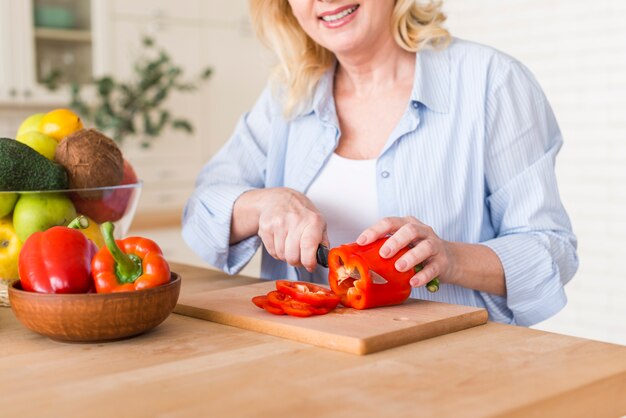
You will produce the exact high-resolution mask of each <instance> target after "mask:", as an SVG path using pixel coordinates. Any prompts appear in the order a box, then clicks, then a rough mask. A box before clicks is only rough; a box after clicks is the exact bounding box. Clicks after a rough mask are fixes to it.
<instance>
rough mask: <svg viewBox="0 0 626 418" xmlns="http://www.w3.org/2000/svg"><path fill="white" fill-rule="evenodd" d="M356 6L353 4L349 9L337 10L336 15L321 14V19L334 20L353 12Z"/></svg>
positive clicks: (325, 20)
mask: <svg viewBox="0 0 626 418" xmlns="http://www.w3.org/2000/svg"><path fill="white" fill-rule="evenodd" d="M357 8H358V6H354V7H352V8H350V9H346V10H344V11H343V12H339V13H337V14H336V15H328V16H322V20H323V21H324V22H334V21H335V20H339V19H341V18H342V17H346V16H348V15H349V14H351V13H354V11H355V10H356V9H357Z"/></svg>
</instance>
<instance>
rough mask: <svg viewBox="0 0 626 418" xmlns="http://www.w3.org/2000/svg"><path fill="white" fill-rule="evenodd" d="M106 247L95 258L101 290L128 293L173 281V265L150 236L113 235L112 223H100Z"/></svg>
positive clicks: (95, 267)
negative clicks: (171, 277) (171, 266)
mask: <svg viewBox="0 0 626 418" xmlns="http://www.w3.org/2000/svg"><path fill="white" fill-rule="evenodd" d="M100 229H101V231H102V235H103V237H104V242H105V246H103V247H102V248H101V249H100V251H98V253H97V254H96V256H95V257H94V258H93V261H92V274H93V277H94V281H95V284H96V291H97V292H98V293H111V292H128V291H133V290H141V289H148V288H151V287H157V286H160V285H162V284H165V283H168V282H169V281H170V267H169V264H168V263H167V261H166V260H165V258H164V257H163V252H162V251H161V248H160V247H159V246H158V245H157V243H156V242H154V241H152V240H151V239H148V238H142V237H128V238H125V239H122V240H117V241H116V240H115V239H114V238H113V229H114V226H113V224H112V223H111V222H104V223H103V224H102V225H100Z"/></svg>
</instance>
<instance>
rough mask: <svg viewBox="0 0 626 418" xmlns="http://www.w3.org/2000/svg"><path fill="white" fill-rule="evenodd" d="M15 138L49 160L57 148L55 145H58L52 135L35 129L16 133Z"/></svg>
mask: <svg viewBox="0 0 626 418" xmlns="http://www.w3.org/2000/svg"><path fill="white" fill-rule="evenodd" d="M15 140H16V141H19V142H21V143H23V144H26V145H28V146H29V147H31V148H32V149H34V150H35V151H37V152H38V153H40V154H41V155H43V156H44V157H46V158H47V159H49V160H54V153H55V152H56V150H57V145H59V142H58V141H57V140H56V139H54V138H53V137H51V136H48V135H45V134H42V133H41V132H37V131H28V132H24V133H23V134H20V135H18V136H17V137H16V138H15Z"/></svg>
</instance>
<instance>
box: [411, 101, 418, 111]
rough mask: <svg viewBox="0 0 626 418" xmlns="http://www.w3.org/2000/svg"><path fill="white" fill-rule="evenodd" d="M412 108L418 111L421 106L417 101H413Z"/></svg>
mask: <svg viewBox="0 0 626 418" xmlns="http://www.w3.org/2000/svg"><path fill="white" fill-rule="evenodd" d="M411 106H413V109H417V106H419V104H418V103H417V101H415V100H413V101H412V102H411Z"/></svg>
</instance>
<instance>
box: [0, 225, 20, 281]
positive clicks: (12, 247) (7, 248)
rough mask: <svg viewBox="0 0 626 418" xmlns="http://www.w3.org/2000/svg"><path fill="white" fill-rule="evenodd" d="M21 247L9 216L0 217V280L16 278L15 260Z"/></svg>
mask: <svg viewBox="0 0 626 418" xmlns="http://www.w3.org/2000/svg"><path fill="white" fill-rule="evenodd" d="M21 249H22V242H21V241H20V240H19V239H18V237H17V234H16V233H15V229H14V228H13V222H11V218H10V217H8V216H7V217H4V218H0V280H2V279H4V280H7V281H10V280H14V279H17V278H18V274H17V261H18V258H19V255H20V250H21Z"/></svg>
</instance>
